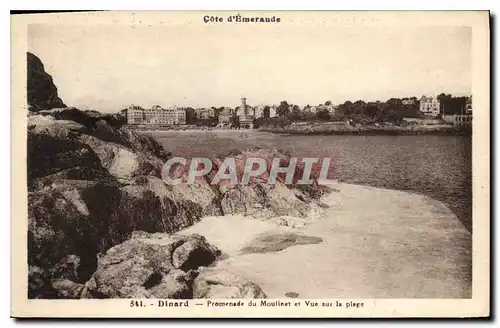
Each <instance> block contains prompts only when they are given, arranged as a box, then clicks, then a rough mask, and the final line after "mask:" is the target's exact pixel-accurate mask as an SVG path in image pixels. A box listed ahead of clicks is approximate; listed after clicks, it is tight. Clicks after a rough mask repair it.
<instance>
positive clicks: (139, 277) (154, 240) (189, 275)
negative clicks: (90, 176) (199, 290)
mask: <svg viewBox="0 0 500 328" xmlns="http://www.w3.org/2000/svg"><path fill="white" fill-rule="evenodd" d="M186 243H187V245H185V244H186ZM183 245H185V246H184V247H183V248H182V249H181V250H180V251H177V249H178V248H179V247H182V246H183ZM176 251H177V253H176ZM174 253H176V255H175V258H176V260H175V261H174V255H173V254H174ZM217 255H218V250H217V249H216V248H215V247H214V246H212V245H210V244H208V243H207V242H206V240H205V238H204V237H202V236H199V235H191V236H176V235H167V234H158V233H157V234H148V233H145V232H140V233H134V234H133V235H132V237H131V238H130V239H129V240H127V241H125V242H123V243H122V244H119V245H116V246H114V247H112V248H110V249H109V250H108V251H107V252H106V254H105V255H103V256H101V257H100V258H99V261H98V267H97V270H96V272H95V273H94V275H93V277H92V280H93V282H92V283H89V284H88V285H87V286H89V290H90V292H97V293H100V294H101V295H103V296H104V297H107V298H133V297H147V298H191V297H192V287H191V285H192V281H193V279H194V278H195V276H196V273H194V272H193V271H192V270H191V269H196V268H198V267H199V266H206V265H209V264H211V263H212V262H213V261H214V260H215V259H216V257H217ZM174 263H175V264H174ZM179 264H180V265H179ZM176 265H177V266H179V267H180V268H181V269H178V268H176V267H175V266H176Z"/></svg>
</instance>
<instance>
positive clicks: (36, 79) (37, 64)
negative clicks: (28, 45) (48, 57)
mask: <svg viewBox="0 0 500 328" xmlns="http://www.w3.org/2000/svg"><path fill="white" fill-rule="evenodd" d="M27 56H28V80H27V91H28V92H27V93H28V105H30V106H31V107H30V109H31V110H32V111H39V110H43V109H52V108H63V107H66V105H65V104H64V103H63V101H62V100H61V98H59V96H58V94H57V87H56V86H55V85H54V83H53V81H52V76H50V75H49V74H47V72H45V69H44V67H43V63H42V62H41V60H40V59H39V58H38V57H37V56H35V55H34V54H32V53H30V52H28V53H27Z"/></svg>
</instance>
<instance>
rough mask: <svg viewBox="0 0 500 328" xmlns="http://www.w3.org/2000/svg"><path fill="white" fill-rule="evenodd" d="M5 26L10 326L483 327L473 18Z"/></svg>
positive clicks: (479, 47) (484, 216)
mask: <svg viewBox="0 0 500 328" xmlns="http://www.w3.org/2000/svg"><path fill="white" fill-rule="evenodd" d="M16 16H17V17H16ZM16 16H13V17H11V22H12V24H13V25H12V30H13V32H12V33H14V34H13V35H16V37H15V38H14V37H13V45H12V49H11V51H12V53H13V57H15V58H16V59H15V60H16V61H15V64H13V65H12V71H11V72H12V79H13V81H14V80H15V81H17V82H15V83H14V82H13V83H14V84H13V91H12V102H13V105H12V124H13V131H14V132H13V133H15V134H13V139H15V141H16V145H17V146H18V147H15V148H13V150H12V151H13V156H14V153H17V152H18V154H17V155H15V156H16V158H17V159H18V161H16V162H13V163H15V164H13V167H14V166H16V168H15V170H16V172H17V174H19V175H18V177H19V179H16V180H13V181H15V186H14V185H13V186H12V188H13V193H14V192H16V191H18V192H17V193H16V195H15V198H16V199H15V201H16V202H17V203H19V206H14V211H13V218H12V219H13V221H14V220H15V221H16V222H13V224H15V228H13V230H12V231H13V232H12V234H13V235H12V238H13V239H14V234H15V236H19V238H16V240H13V256H12V266H13V267H14V269H15V270H17V271H15V272H16V273H15V274H13V277H12V279H13V282H12V294H13V295H12V297H13V300H14V299H16V300H17V301H16V302H14V304H13V306H12V309H11V315H14V316H21V317H24V316H27V317H29V316H63V317H64V316H96V315H98V314H100V315H103V316H115V315H116V314H117V313H119V315H120V316H131V317H135V316H152V317H161V316H165V317H172V316H186V315H188V314H189V315H190V316H193V315H196V316H200V317H203V316H211V315H212V314H210V312H211V311H213V313H214V316H235V317H240V316H242V315H245V316H247V314H245V311H246V310H248V311H254V312H248V313H250V314H248V316H254V317H255V316H256V317H259V316H261V315H263V316H273V314H272V312H273V311H274V313H275V315H276V316H282V315H279V314H278V313H279V312H280V311H285V312H284V313H285V314H283V316H290V317H293V316H295V315H294V314H293V312H294V311H295V312H297V313H302V314H303V315H304V316H313V317H314V316H318V317H319V316H321V317H325V316H326V317H334V316H343V317H351V316H354V317H356V316H362V317H367V316H377V315H376V313H375V311H376V310H377V304H384V303H383V302H390V303H387V304H390V307H393V308H392V310H391V309H390V308H389V305H387V306H384V310H383V311H381V314H380V315H381V316H401V315H404V316H407V317H411V316H420V315H428V316H441V315H442V316H454V315H455V314H456V313H458V312H456V311H457V306H458V307H461V308H462V310H463V312H464V314H465V315H467V313H469V312H467V308H469V309H470V311H471V315H473V314H476V315H488V313H489V312H488V311H489V310H488V306H489V304H488V303H489V285H488V284H489V275H488V272H489V255H488V252H489V220H490V217H489V110H490V109H489V75H488V74H489V48H488V47H489V14H488V12H487V11H482V12H481V11H477V12H399V13H396V12H334V11H332V12H315V11H309V12H274V11H273V12H267V11H258V12H247V11H241V12H232V11H219V12H201V11H200V12H151V13H145V12H135V13H134V12H120V13H118V12H102V13H95V12H94V13H92V12H89V13H52V14H34V15H16ZM21 38H22V39H21ZM20 40H23V41H22V42H16V41H20ZM485 59H486V60H485ZM13 60H14V58H13ZM25 150H26V153H24V151H25ZM16 172H14V173H16ZM13 183H14V182H13ZM473 191H474V192H473ZM16 209H18V211H16ZM14 245H16V246H14ZM15 254H19V256H20V257H17V256H16V255H15ZM473 264H476V265H477V267H475V265H473ZM14 269H13V270H14ZM13 272H14V271H13ZM473 287H474V288H473ZM14 294H15V295H14ZM69 300H78V302H77V303H75V302H74V301H73V302H71V303H69ZM424 300H428V301H429V303H426V304H424V303H418V302H421V301H422V302H423V301H424ZM406 301H408V302H412V301H415V302H417V303H412V304H414V305H413V306H409V307H407V308H401V310H400V311H398V310H397V308H398V306H403V305H404V302H406ZM433 301H437V302H439V301H443V302H455V301H456V302H463V303H456V304H457V305H455V306H453V305H452V304H455V303H446V304H449V305H448V306H443V307H442V308H441V309H442V311H441V312H439V309H440V307H439V306H433V305H432V304H434V303H432V302H433ZM50 302H57V303H50ZM80 302H81V303H80ZM110 302H119V303H110ZM379 302H380V303H379ZM15 304H17V308H16V307H15ZM37 304H39V305H40V306H39V307H38V308H39V309H42V308H43V310H35V307H36V306H37ZM51 304H59V305H57V306H56V305H51ZM64 304H68V308H66V307H64V308H63V305H64ZM69 304H71V305H69ZM78 304H81V305H78ZM100 304H102V305H100ZM111 304H116V305H111ZM418 304H424V305H425V306H428V308H426V307H425V306H424V305H418ZM435 304H438V303H435ZM443 304H444V303H443ZM459 304H461V305H459ZM28 305H29V306H28ZM87 305H88V307H89V308H88V310H87ZM69 306H71V308H69ZM380 306H381V307H382V305H380ZM91 308H92V309H91ZM449 308H455V309H454V310H452V311H450V312H448V310H449ZM427 309H428V310H427ZM238 310H239V311H240V312H234V311H238ZM203 311H204V312H203ZM259 311H262V312H259ZM265 311H268V312H267V314H264V313H265ZM287 311H288V312H287ZM307 311H311V312H310V313H309V314H304V313H305V312H307ZM314 311H316V312H314ZM391 311H393V312H391ZM419 311H421V312H419ZM472 311H475V312H474V313H472ZM202 312H203V313H202ZM259 313H260V314H259ZM391 313H392V314H391ZM440 313H441V314H440ZM297 315H298V314H297Z"/></svg>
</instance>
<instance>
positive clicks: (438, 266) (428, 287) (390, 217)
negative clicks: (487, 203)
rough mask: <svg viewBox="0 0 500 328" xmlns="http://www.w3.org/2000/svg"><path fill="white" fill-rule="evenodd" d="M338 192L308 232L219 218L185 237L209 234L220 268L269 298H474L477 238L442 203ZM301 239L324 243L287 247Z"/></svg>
mask: <svg viewBox="0 0 500 328" xmlns="http://www.w3.org/2000/svg"><path fill="white" fill-rule="evenodd" d="M336 188H337V189H338V192H333V193H331V194H330V195H327V196H325V197H324V198H323V201H324V202H325V203H327V204H328V205H330V208H329V209H328V210H327V212H326V214H325V215H324V217H322V218H320V219H315V220H311V221H310V222H309V223H308V224H306V225H305V226H303V227H297V228H291V227H284V226H278V225H277V224H276V223H274V222H275V221H273V222H271V221H261V220H255V219H252V218H249V217H241V216H219V217H206V218H204V219H202V221H201V222H199V223H197V224H195V225H193V226H191V227H189V228H187V229H185V230H182V231H180V232H179V233H180V234H189V233H200V234H202V235H204V236H205V237H206V238H207V240H208V241H209V242H211V243H213V244H214V245H216V246H217V247H219V248H220V249H221V250H222V252H223V253H224V254H225V255H226V258H225V259H223V260H221V261H219V262H217V264H216V267H219V268H221V269H224V270H227V271H229V272H232V273H235V274H239V275H241V276H244V277H246V278H248V279H250V280H252V281H254V282H255V283H257V284H258V285H259V286H261V287H262V289H263V290H264V291H265V293H266V294H267V295H268V297H269V298H283V297H286V296H287V294H288V295H295V296H297V295H298V296H297V297H300V298H467V297H471V265H472V263H471V254H470V252H471V239H472V237H471V234H470V233H469V232H468V231H467V229H466V228H465V227H464V226H463V225H462V224H461V223H460V222H459V221H458V219H457V218H456V216H455V215H454V214H453V213H452V212H451V211H450V210H449V209H448V208H447V207H446V206H445V205H444V204H443V203H441V202H438V201H435V200H433V199H431V198H429V197H426V196H422V195H417V194H412V193H407V192H403V191H395V190H385V189H378V188H372V187H366V186H358V185H350V184H338V185H337V186H336ZM296 235H299V236H305V237H316V238H320V239H322V241H321V242H319V243H317V242H314V243H310V244H307V243H306V244H298V245H294V244H293V240H292V242H290V243H288V244H287V242H288V241H290V238H289V236H296ZM263 236H264V237H265V238H268V239H269V236H274V237H276V236H277V237H278V238H274V239H272V238H271V239H269V240H271V242H270V243H271V244H272V242H273V240H276V242H277V243H281V244H282V245H281V246H283V248H284V249H281V248H282V247H280V246H279V245H278V247H277V248H276V247H274V248H273V247H269V246H273V245H269V243H268V244H266V245H262V244H263V242H262V240H263ZM283 236H285V237H283ZM292 239H293V238H292ZM264 244H265V243H264ZM290 244H291V245H290ZM249 247H250V248H249ZM259 247H260V248H259ZM245 248H246V249H257V250H258V251H256V252H252V251H250V252H248V251H247V252H245V251H243V250H244V249H245ZM276 249H281V250H279V251H276Z"/></svg>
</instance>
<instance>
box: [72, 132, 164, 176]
mask: <svg viewBox="0 0 500 328" xmlns="http://www.w3.org/2000/svg"><path fill="white" fill-rule="evenodd" d="M78 140H79V141H80V142H81V143H84V144H86V145H88V146H89V147H90V148H91V149H92V150H93V151H94V152H95V153H96V155H97V156H98V157H99V159H100V161H101V164H102V166H103V167H104V168H106V169H107V170H108V171H109V173H110V174H112V175H113V176H115V177H116V178H117V179H118V180H119V181H122V182H126V183H132V180H133V178H134V177H137V176H145V175H149V174H152V175H156V176H160V175H161V170H162V167H163V162H162V160H160V159H159V158H156V157H152V156H148V155H147V154H143V153H140V152H134V151H133V150H131V149H130V148H126V147H124V146H122V145H120V144H116V143H113V142H108V141H103V140H101V139H99V138H97V137H94V136H92V135H86V134H81V135H80V136H78Z"/></svg>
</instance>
